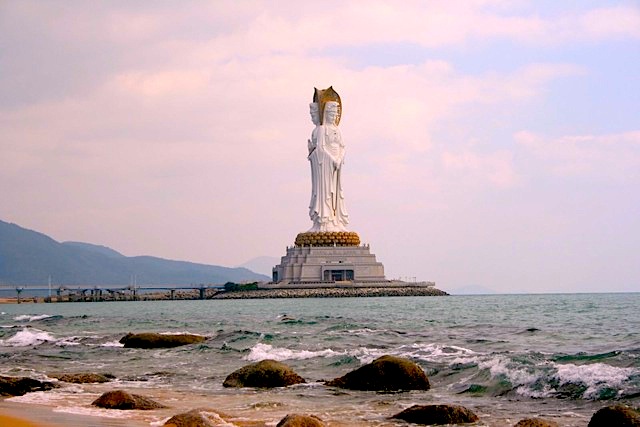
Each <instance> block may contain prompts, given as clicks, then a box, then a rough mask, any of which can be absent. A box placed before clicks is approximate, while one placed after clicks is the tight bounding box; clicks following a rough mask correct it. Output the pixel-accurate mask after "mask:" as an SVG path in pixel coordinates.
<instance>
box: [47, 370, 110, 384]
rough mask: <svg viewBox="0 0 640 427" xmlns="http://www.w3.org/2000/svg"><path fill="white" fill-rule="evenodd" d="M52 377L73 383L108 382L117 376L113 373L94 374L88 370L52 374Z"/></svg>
mask: <svg viewBox="0 0 640 427" xmlns="http://www.w3.org/2000/svg"><path fill="white" fill-rule="evenodd" d="M52 377H53V378H56V379H58V380H60V381H64V382H66V383H73V384H91V383H106V382H109V381H111V380H112V379H114V378H115V377H114V376H113V375H105V374H92V373H86V372H85V373H76V374H60V375H52Z"/></svg>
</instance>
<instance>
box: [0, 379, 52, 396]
mask: <svg viewBox="0 0 640 427" xmlns="http://www.w3.org/2000/svg"><path fill="white" fill-rule="evenodd" d="M56 387H57V385H55V384H54V383H52V382H49V381H40V380H35V379H33V378H28V377H3V376H0V396H22V395H23V394H27V393H31V392H32V391H47V390H51V389H53V388H56Z"/></svg>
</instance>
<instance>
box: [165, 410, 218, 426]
mask: <svg viewBox="0 0 640 427" xmlns="http://www.w3.org/2000/svg"><path fill="white" fill-rule="evenodd" d="M217 425H219V424H214V423H213V422H212V421H211V420H209V418H207V417H205V416H204V415H203V414H202V413H201V412H200V411H199V410H197V409H193V410H191V411H189V412H184V413H182V414H178V415H174V416H173V417H171V418H169V419H168V420H167V422H166V423H164V424H163V426H165V427H215V426H217Z"/></svg>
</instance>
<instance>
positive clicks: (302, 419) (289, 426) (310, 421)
mask: <svg viewBox="0 0 640 427" xmlns="http://www.w3.org/2000/svg"><path fill="white" fill-rule="evenodd" d="M276 427H324V423H323V422H322V420H321V419H320V418H318V417H316V416H315V415H300V414H288V415H287V416H286V417H284V418H283V419H281V420H280V422H279V423H278V425H277V426H276Z"/></svg>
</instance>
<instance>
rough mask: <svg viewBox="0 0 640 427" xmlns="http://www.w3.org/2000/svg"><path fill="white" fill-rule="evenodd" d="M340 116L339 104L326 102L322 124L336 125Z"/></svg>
mask: <svg viewBox="0 0 640 427" xmlns="http://www.w3.org/2000/svg"><path fill="white" fill-rule="evenodd" d="M339 116H340V104H338V103H337V102H335V101H328V102H327V103H326V104H324V118H323V120H322V123H323V124H325V125H337V124H338V117H339Z"/></svg>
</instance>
